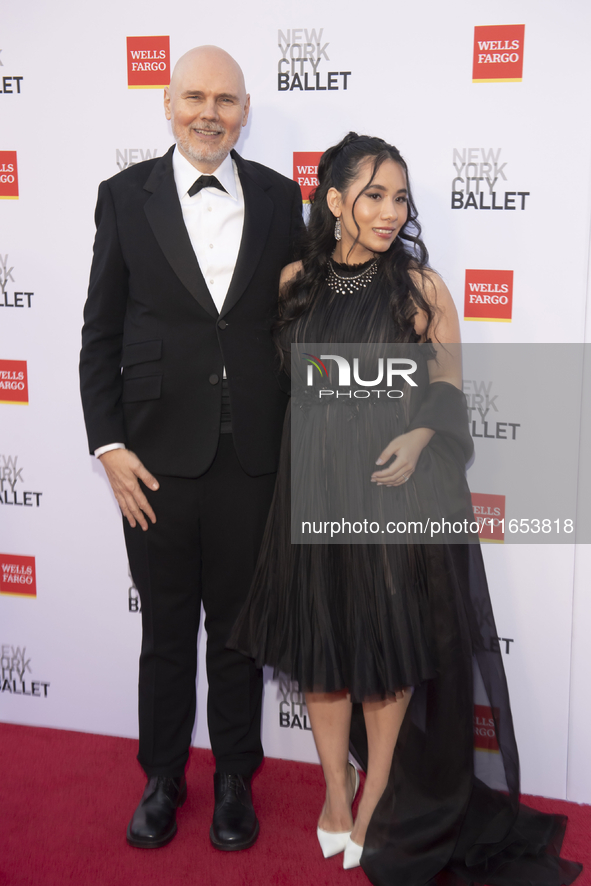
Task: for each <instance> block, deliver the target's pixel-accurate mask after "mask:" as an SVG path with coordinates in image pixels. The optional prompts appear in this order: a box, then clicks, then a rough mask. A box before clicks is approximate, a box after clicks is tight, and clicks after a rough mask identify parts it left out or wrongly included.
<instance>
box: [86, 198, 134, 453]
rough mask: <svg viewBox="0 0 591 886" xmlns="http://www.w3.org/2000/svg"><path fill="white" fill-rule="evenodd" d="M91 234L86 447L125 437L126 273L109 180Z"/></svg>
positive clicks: (87, 321) (87, 324)
mask: <svg viewBox="0 0 591 886" xmlns="http://www.w3.org/2000/svg"><path fill="white" fill-rule="evenodd" d="M95 222H96V237H95V241H94V254H93V260H92V266H91V270H90V283H89V287H88V298H87V300H86V305H85V308H84V326H83V329H82V351H81V353H80V391H81V395H82V407H83V410H84V420H85V423H86V432H87V435H88V445H89V449H90V452H91V453H93V452H94V450H95V449H98V448H99V447H100V446H104V445H105V444H108V443H113V442H115V441H120V442H123V443H125V442H126V435H125V427H124V421H123V409H122V405H121V394H122V379H121V348H122V341H123V325H124V321H125V311H126V307H127V298H128V293H129V275H128V270H127V266H126V264H125V261H124V259H123V255H122V252H121V245H120V242H119V235H118V228H117V218H116V213H115V206H114V203H113V197H112V194H111V190H110V187H109V183H108V182H103V183H102V184H101V185H100V187H99V192H98V201H97V206H96V212H95Z"/></svg>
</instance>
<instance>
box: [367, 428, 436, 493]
mask: <svg viewBox="0 0 591 886" xmlns="http://www.w3.org/2000/svg"><path fill="white" fill-rule="evenodd" d="M434 433H435V432H434V431H431V430H429V428H416V429H415V430H414V431H409V432H408V434H401V435H400V436H399V437H395V438H394V439H393V440H392V441H391V442H390V443H388V445H387V446H386V448H385V449H384V451H383V452H381V453H380V455H379V457H378V459H377V461H376V464H377V465H383V464H384V463H385V462H387V461H388V460H389V459H390V458H392V456H393V455H394V456H396V457H395V459H394V461H393V462H392V464H391V465H390V466H389V467H387V468H384V469H383V470H382V471H374V473H373V474H372V475H371V482H372V483H377V485H378V486H402V484H403V483H406V481H407V480H408V478H409V477H410V475H411V474H413V473H414V470H415V468H416V466H417V462H418V460H419V456H420V454H421V452H422V451H423V449H424V448H425V446H426V445H427V443H428V442H429V440H430V439H431V437H432V436H433V434H434Z"/></svg>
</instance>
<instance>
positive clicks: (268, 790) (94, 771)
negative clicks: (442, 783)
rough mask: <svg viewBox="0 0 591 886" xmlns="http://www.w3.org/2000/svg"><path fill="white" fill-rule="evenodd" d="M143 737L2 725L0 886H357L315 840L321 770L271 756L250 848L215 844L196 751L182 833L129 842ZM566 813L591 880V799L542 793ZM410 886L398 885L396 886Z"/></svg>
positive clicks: (356, 874)
mask: <svg viewBox="0 0 591 886" xmlns="http://www.w3.org/2000/svg"><path fill="white" fill-rule="evenodd" d="M135 753H136V742H135V741H130V740H128V739H124V738H110V737H107V736H101V735H87V734H83V733H79V732H65V731H61V730H56V729H34V728H30V727H26V726H13V725H9V724H0V759H1V761H2V775H1V779H0V784H1V787H0V803H1V806H0V819H1V822H2V823H1V825H0V886H66V884H72V886H96V884H100V886H140V884H141V886H173V884H174V886H179V884H180V886H184V884H191V886H267V884H268V886H304V884H306V886H307V884H313V886H360V884H367V883H368V881H367V879H366V877H365V875H364V874H363V872H362V871H361V870H360V869H357V870H353V871H343V870H342V867H341V864H342V862H341V860H340V859H341V857H340V856H337V857H336V858H332V859H329V860H327V861H325V860H324V859H323V858H322V855H321V853H320V849H319V847H318V845H317V843H316V833H315V832H316V818H317V815H318V811H319V809H320V806H321V804H322V799H323V787H322V775H321V772H320V767H318V766H312V765H309V764H307V763H291V762H287V761H285V760H272V759H268V760H265V762H264V764H263V766H262V767H261V769H260V770H259V772H258V774H257V775H256V777H255V779H254V780H253V793H254V803H255V808H256V810H257V814H258V816H259V820H260V823H261V834H260V837H259V840H258V842H257V843H256V844H255V846H253V847H252V849H249V850H247V851H245V852H218V851H216V850H215V849H213V848H212V846H211V844H210V842H209V837H208V831H209V825H210V821H211V812H212V807H213V802H212V782H213V758H212V755H211V753H210V752H209V751H203V750H197V749H193V751H192V755H191V761H190V765H189V769H188V772H187V780H188V787H189V795H188V799H187V802H186V803H185V805H184V806H183V808H182V810H181V811H180V813H179V815H178V823H179V832H178V834H177V836H176V837H175V839H174V840H173V841H172V843H170V844H169V845H168V846H166V847H165V848H164V849H158V850H141V849H132V848H130V847H129V846H127V843H126V841H125V829H126V826H127V821H128V819H129V817H130V816H131V813H132V812H133V809H134V808H135V805H136V804H137V802H138V800H139V797H140V795H141V793H142V790H143V787H144V777H143V774H142V771H141V769H140V768H139V766H138V764H137V763H136V762H135ZM524 799H525V800H526V802H527V803H529V805H531V806H535V807H536V808H537V809H541V810H543V811H546V812H549V811H553V812H561V813H566V814H567V815H568V816H569V819H570V822H569V827H568V830H567V836H566V840H565V844H564V850H563V854H564V855H565V856H566V857H567V858H572V859H576V860H577V861H581V862H582V863H583V864H584V865H585V866H586V870H585V871H584V872H583V874H582V875H581V877H580V878H579V879H578V880H577V886H591V806H578V805H576V804H574V803H566V802H562V801H559V800H545V799H542V798H540V797H526V798H524ZM399 886H401V884H399Z"/></svg>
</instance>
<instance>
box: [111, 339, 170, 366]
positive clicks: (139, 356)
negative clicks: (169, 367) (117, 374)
mask: <svg viewBox="0 0 591 886" xmlns="http://www.w3.org/2000/svg"><path fill="white" fill-rule="evenodd" d="M161 356H162V339H154V341H138V342H134V343H133V344H129V345H125V346H124V348H123V355H122V357H121V365H122V366H123V367H125V366H135V364H136V363H149V362H150V361H151V360H160V358H161Z"/></svg>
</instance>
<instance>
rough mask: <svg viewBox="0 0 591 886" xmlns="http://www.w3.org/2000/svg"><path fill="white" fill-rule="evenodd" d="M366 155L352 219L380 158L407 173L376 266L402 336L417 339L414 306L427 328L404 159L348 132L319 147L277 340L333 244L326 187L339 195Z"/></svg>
mask: <svg viewBox="0 0 591 886" xmlns="http://www.w3.org/2000/svg"><path fill="white" fill-rule="evenodd" d="M368 160H369V161H370V162H371V164H372V165H371V176H370V178H369V180H368V182H367V185H366V186H365V188H363V190H362V191H361V192H360V194H359V195H358V197H357V198H356V199H355V202H354V203H353V219H354V220H355V204H356V203H357V199H359V197H360V196H361V194H362V193H364V192H365V191H366V190H367V189H368V188H369V187H370V186H371V184H372V182H373V180H374V179H375V176H376V174H377V172H378V169H379V168H380V166H381V165H382V163H383V162H384V161H385V160H393V161H394V162H395V163H398V164H399V165H400V166H401V167H402V169H403V170H404V173H405V176H406V182H407V184H406V187H407V194H408V197H407V202H408V217H407V219H406V222H405V223H404V225H403V226H402V227H401V229H400V231H399V232H398V236H397V237H396V238H395V239H394V241H393V243H392V244H391V246H390V247H389V249H388V250H387V251H386V252H384V253H380V271H381V274H383V277H382V279H385V281H386V283H387V285H389V286H390V287H391V295H390V310H391V314H392V319H393V321H394V323H395V324H396V325H397V326H398V328H399V329H400V333H401V340H403V341H416V333H415V331H414V324H413V317H414V315H415V314H416V312H417V310H418V309H421V310H422V311H424V312H425V314H426V315H427V319H428V328H429V327H430V326H431V324H432V321H433V316H434V310H433V307H432V305H430V304H429V302H428V301H427V299H426V298H425V297H424V295H423V292H422V291H421V287H419V286H417V284H416V282H415V280H416V275H417V274H418V275H419V277H420V278H422V280H423V282H425V281H426V277H425V271H426V270H427V268H428V261H429V254H428V252H427V248H426V246H425V244H424V243H423V241H422V240H421V226H420V224H419V221H418V213H417V208H416V206H415V203H414V200H413V197H412V191H411V187H410V181H409V175H408V167H407V165H406V162H405V161H404V159H403V158H402V156H401V154H400V152H399V150H398V149H397V148H395V147H394V145H389V144H388V143H387V142H385V141H384V140H383V139H381V138H373V137H371V136H368V135H357V133H356V132H349V134H348V135H346V136H345V138H343V139H342V140H341V141H340V142H339V143H338V144H337V145H334V146H333V147H332V148H329V149H328V150H327V151H325V152H324V154H323V155H322V157H321V159H320V163H319V164H318V186H317V188H316V189H315V190H314V191H313V192H312V194H311V195H310V204H311V207H310V221H309V224H308V230H307V234H306V236H305V238H304V243H303V248H302V265H303V267H302V270H301V271H300V272H299V273H298V274H296V275H295V276H294V277H293V278H292V279H291V280H290V281H289V282H288V283H287V285H286V286H285V289H284V291H283V293H282V298H281V304H280V316H279V319H278V320H277V321H276V323H275V327H274V336H275V339H276V341H279V339H280V337H281V332H282V330H283V328H284V327H285V326H287V325H289V324H290V323H292V322H293V321H294V320H296V319H297V318H298V317H299V316H301V315H302V314H303V313H305V312H306V311H307V310H308V309H309V308H310V307H311V305H312V304H313V302H314V300H315V299H316V297H317V295H318V293H319V292H320V291H321V290H322V289H323V286H324V283H325V281H326V274H327V270H328V261H329V259H330V257H331V255H332V253H333V252H334V249H335V245H336V244H335V237H334V225H335V217H334V215H333V214H332V212H331V211H330V209H329V207H328V203H327V199H326V198H327V194H328V191H329V190H330V188H336V190H337V191H339V192H340V193H341V194H342V195H343V196H344V194H345V193H346V192H347V190H348V189H349V187H350V186H351V184H352V183H353V181H354V180H355V179H356V178H357V176H358V174H359V171H360V169H361V167H362V166H363V164H364V163H365V162H367V161H368ZM358 234H359V226H358ZM355 242H357V241H355ZM354 245H355V244H354ZM411 272H412V274H411ZM413 275H414V279H413Z"/></svg>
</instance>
